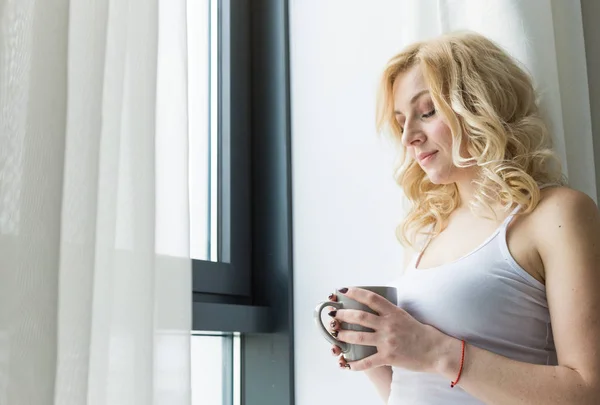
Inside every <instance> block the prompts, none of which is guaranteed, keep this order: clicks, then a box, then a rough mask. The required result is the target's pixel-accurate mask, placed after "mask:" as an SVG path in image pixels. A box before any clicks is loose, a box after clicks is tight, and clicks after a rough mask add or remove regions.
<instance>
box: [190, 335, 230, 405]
mask: <svg viewBox="0 0 600 405" xmlns="http://www.w3.org/2000/svg"><path fill="white" fill-rule="evenodd" d="M191 351H192V405H223V404H232V405H241V381H240V376H241V374H240V364H241V359H240V355H241V354H240V336H239V334H215V333H205V334H197V335H194V336H193V337H192V344H191Z"/></svg>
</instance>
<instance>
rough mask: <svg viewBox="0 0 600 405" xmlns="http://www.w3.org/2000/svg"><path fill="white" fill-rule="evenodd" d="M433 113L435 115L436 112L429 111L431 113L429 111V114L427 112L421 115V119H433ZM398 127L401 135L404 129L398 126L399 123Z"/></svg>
mask: <svg viewBox="0 0 600 405" xmlns="http://www.w3.org/2000/svg"><path fill="white" fill-rule="evenodd" d="M435 113H436V110H435V108H434V109H433V110H431V111H429V112H427V113H425V114H422V115H421V119H427V118H431V117H433V116H434V115H435ZM398 126H399V127H400V133H401V134H402V133H404V127H403V126H402V125H400V124H399V123H398Z"/></svg>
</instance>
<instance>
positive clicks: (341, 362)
mask: <svg viewBox="0 0 600 405" xmlns="http://www.w3.org/2000/svg"><path fill="white" fill-rule="evenodd" d="M327 299H328V300H329V301H333V302H337V295H335V294H331V295H330V296H329V297H328V298H327ZM327 310H328V311H329V314H332V313H334V312H335V310H336V309H335V308H334V307H328V308H327ZM330 316H331V315H330ZM341 324H342V323H341V321H339V320H337V319H335V318H332V319H331V322H329V327H328V329H329V333H331V335H332V336H333V337H337V336H338V333H339V330H340V326H341ZM341 354H342V349H341V348H340V347H339V346H336V345H332V346H331V355H332V356H335V357H337V358H338V366H339V367H340V368H342V369H343V368H349V366H348V365H347V362H346V359H345V358H344V356H341Z"/></svg>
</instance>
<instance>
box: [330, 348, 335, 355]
mask: <svg viewBox="0 0 600 405" xmlns="http://www.w3.org/2000/svg"><path fill="white" fill-rule="evenodd" d="M331 355H332V356H335V349H333V348H332V349H331Z"/></svg>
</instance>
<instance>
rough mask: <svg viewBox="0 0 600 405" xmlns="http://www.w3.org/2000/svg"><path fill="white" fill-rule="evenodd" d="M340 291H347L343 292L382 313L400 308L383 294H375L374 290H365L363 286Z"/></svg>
mask: <svg viewBox="0 0 600 405" xmlns="http://www.w3.org/2000/svg"><path fill="white" fill-rule="evenodd" d="M339 291H340V292H342V291H345V292H343V293H342V294H344V295H345V296H347V297H348V298H351V299H353V300H355V301H358V302H360V303H361V304H364V305H366V306H368V307H369V308H371V309H372V310H373V311H375V312H377V313H378V314H380V315H382V314H387V313H389V312H391V311H392V310H394V309H398V307H397V306H396V305H394V304H392V303H391V302H390V301H388V300H386V299H385V298H383V297H382V296H381V295H379V294H375V293H374V292H372V291H369V290H365V289H363V288H342V289H341V290H339Z"/></svg>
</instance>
